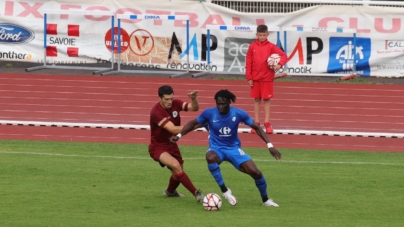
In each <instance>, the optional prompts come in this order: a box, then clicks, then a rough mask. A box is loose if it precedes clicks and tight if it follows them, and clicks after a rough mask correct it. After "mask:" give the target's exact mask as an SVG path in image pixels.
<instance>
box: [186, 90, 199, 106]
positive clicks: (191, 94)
mask: <svg viewBox="0 0 404 227" xmlns="http://www.w3.org/2000/svg"><path fill="white" fill-rule="evenodd" d="M188 97H189V98H190V99H191V103H189V104H188V110H189V111H198V110H199V102H198V99H197V97H198V92H197V91H193V92H189V93H188Z"/></svg>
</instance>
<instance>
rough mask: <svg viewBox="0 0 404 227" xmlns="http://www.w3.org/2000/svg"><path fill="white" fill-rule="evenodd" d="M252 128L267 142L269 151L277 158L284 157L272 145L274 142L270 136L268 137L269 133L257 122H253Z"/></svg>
mask: <svg viewBox="0 0 404 227" xmlns="http://www.w3.org/2000/svg"><path fill="white" fill-rule="evenodd" d="M251 128H253V129H255V131H256V132H257V135H258V136H259V137H261V139H262V140H263V141H264V142H265V143H266V144H267V146H268V149H269V153H271V155H272V156H273V157H274V158H275V159H276V160H280V159H282V154H281V153H280V152H279V151H278V150H277V149H276V148H275V147H274V146H273V145H272V143H271V142H270V141H269V138H268V136H267V134H266V133H265V132H264V130H263V129H262V128H261V127H260V126H259V125H257V124H256V123H253V124H252V125H251Z"/></svg>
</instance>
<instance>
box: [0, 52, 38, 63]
mask: <svg viewBox="0 0 404 227" xmlns="http://www.w3.org/2000/svg"><path fill="white" fill-rule="evenodd" d="M0 59H7V60H27V61H30V60H31V59H32V54H22V53H18V52H15V51H8V52H1V51H0Z"/></svg>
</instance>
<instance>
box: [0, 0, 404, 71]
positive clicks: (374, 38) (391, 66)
mask: <svg viewBox="0 0 404 227" xmlns="http://www.w3.org/2000/svg"><path fill="white" fill-rule="evenodd" d="M49 10H50V11H49ZM52 10H54V11H55V12H52ZM76 11H86V12H92V13H88V14H85V13H84V14H79V13H75V12H76ZM45 12H48V13H47V14H46V17H45ZM64 12H66V13H64ZM93 14H94V15H93ZM119 15H127V16H128V17H127V18H124V19H120V20H118V19H117V18H118V16H119ZM131 15H132V16H133V15H143V16H146V17H142V19H138V18H136V17H131ZM171 16H173V17H171ZM175 16H187V17H188V18H189V19H188V20H178V19H175ZM167 17H168V18H167ZM118 21H119V22H120V23H119V27H120V29H118ZM403 22H404V14H403V13H402V8H394V7H374V6H341V5H333V6H328V5H321V6H312V7H309V8H305V9H303V10H299V11H296V12H292V13H282V14H281V13H240V12H236V11H233V10H230V9H228V8H225V7H221V6H218V5H215V4H212V3H206V2H202V3H201V2H199V1H180V0H176V1H167V0H164V1H162V0H157V1H128V0H115V1H113V0H109V1H89V0H82V1H68V2H66V1H43V0H24V1H18V0H7V1H0V60H1V61H24V62H35V63H43V61H47V62H48V63H49V64H57V65H63V64H86V63H101V62H103V63H104V62H110V61H111V60H112V56H114V59H115V61H116V59H117V58H120V61H121V64H123V65H129V66H133V67H134V68H135V67H136V68H139V67H140V68H159V69H170V70H171V69H172V70H174V69H186V68H189V70H191V71H205V70H208V69H210V70H212V71H217V72H228V73H241V74H243V73H244V66H245V55H246V52H247V49H248V46H249V44H250V43H251V42H252V41H253V40H254V39H255V38H256V36H255V32H254V31H248V29H246V28H247V27H248V26H256V25H259V24H266V25H268V26H272V27H279V28H280V32H279V33H278V32H270V35H269V38H268V39H269V40H270V41H271V42H273V43H275V44H278V45H279V46H280V47H282V48H283V49H284V50H285V51H286V53H287V55H288V63H287V65H286V66H285V67H284V68H283V69H282V70H283V71H284V72H287V73H294V74H302V75H303V74H308V75H310V74H313V75H315V74H322V73H330V74H333V73H335V74H350V73H352V68H353V65H355V66H356V73H357V74H358V75H361V76H381V77H401V76H404V26H403ZM207 25H228V26H237V29H236V30H231V31H230V30H210V40H209V41H207V29H206V26H207ZM286 27H288V28H290V27H292V28H293V27H295V28H296V31H291V30H287V31H284V30H283V28H286ZM303 28H305V29H303ZM327 28H328V29H327ZM344 30H347V31H349V30H354V31H355V33H352V32H344ZM112 34H113V37H112ZM118 34H119V35H120V36H119V38H118ZM118 40H119V41H120V42H119V43H118ZM208 44H209V48H207V45H208ZM112 46H113V47H114V48H113V49H112ZM118 46H120V50H118ZM207 49H209V50H210V51H209V53H208V51H207ZM208 54H210V55H209V56H208ZM208 57H209V59H210V62H207V59H208ZM208 66H209V67H208Z"/></svg>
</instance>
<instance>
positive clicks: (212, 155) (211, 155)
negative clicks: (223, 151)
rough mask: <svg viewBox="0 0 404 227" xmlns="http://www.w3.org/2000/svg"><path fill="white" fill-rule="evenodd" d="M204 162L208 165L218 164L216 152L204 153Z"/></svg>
mask: <svg viewBox="0 0 404 227" xmlns="http://www.w3.org/2000/svg"><path fill="white" fill-rule="evenodd" d="M206 161H207V162H208V163H218V162H219V157H218V156H217V154H216V152H214V151H208V152H207V153H206Z"/></svg>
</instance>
